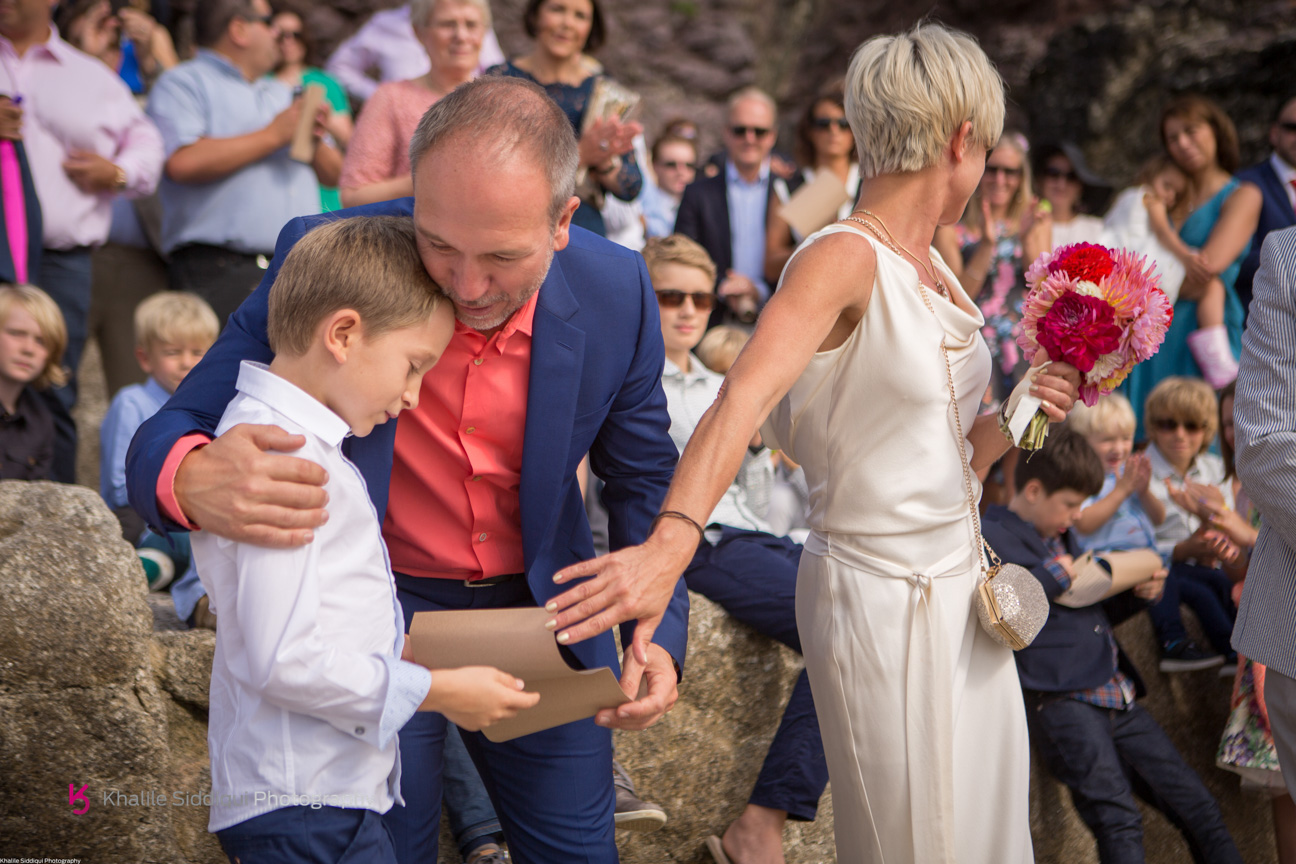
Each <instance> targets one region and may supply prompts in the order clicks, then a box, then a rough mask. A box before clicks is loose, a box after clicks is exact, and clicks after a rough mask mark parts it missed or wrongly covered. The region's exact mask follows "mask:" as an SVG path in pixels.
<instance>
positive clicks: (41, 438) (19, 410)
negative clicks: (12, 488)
mask: <svg viewBox="0 0 1296 864" xmlns="http://www.w3.org/2000/svg"><path fill="white" fill-rule="evenodd" d="M66 347H67V325H66V324H64V322H63V315H62V314H61V313H60V312H59V308H58V305H57V304H55V302H54V301H53V299H51V298H50V296H49V295H48V294H46V293H45V292H44V291H42V290H40V289H39V288H37V287H36V286H34V285H0V480H45V479H48V478H49V475H50V468H51V466H52V464H53V462H54V418H53V416H52V415H51V414H50V411H49V408H47V407H45V403H44V402H42V401H41V399H40V398H39V397H38V396H37V395H36V391H37V390H44V389H45V388H47V387H58V386H61V385H62V384H64V383H65V382H66V381H67V372H66V370H64V369H63V367H62V366H60V365H59V364H60V362H61V361H62V359H63V351H64V349H65V348H66Z"/></svg>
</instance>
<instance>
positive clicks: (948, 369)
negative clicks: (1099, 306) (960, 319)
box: [846, 211, 1003, 579]
mask: <svg viewBox="0 0 1296 864" xmlns="http://www.w3.org/2000/svg"><path fill="white" fill-rule="evenodd" d="M857 212H859V211H857ZM869 215H870V216H872V215H873V214H871V213H870V214H869ZM846 219H847V220H848V221H851V222H858V223H859V224H861V225H863V226H864V227H865V228H867V229H869V231H871V232H872V233H873V234H874V235H875V236H876V237H877V238H878V239H879V240H881V241H882V242H883V243H885V244H886V245H887V246H888V247H889V248H890V249H891V251H892V252H894V253H896V255H899V254H900V250H899V249H897V248H896V247H895V244H894V243H892V242H891V240H890V239H889V238H888V237H886V236H883V234H882V232H881V231H879V230H878V228H877V226H875V225H873V224H872V223H871V222H869V221H868V220H866V219H860V218H858V217H856V216H847V217H846ZM933 281H936V280H935V279H933ZM927 290H928V288H927V285H926V284H924V283H923V281H922V279H921V278H919V279H918V296H919V297H921V298H922V301H923V305H924V306H926V307H927V311H928V312H930V313H931V314H932V317H933V318H935V319H936V324H937V326H939V327H940V328H941V330H942V333H943V331H944V329H945V327H944V325H943V324H941V323H940V316H939V315H937V314H936V308H935V307H934V306H932V302H931V298H930V297H928V296H927ZM945 341H946V336H945V335H942V336H941V343H940V349H941V356H942V357H944V358H945V378H946V380H947V382H948V384H949V394H950V406H951V407H952V408H953V409H954V430H955V433H956V434H955V440H956V441H957V443H958V448H959V461H960V464H961V465H962V468H963V487H964V490H965V491H966V492H967V502H968V510H969V511H971V513H972V528H973V535H972V542H973V543H974V544H975V548H976V550H977V559H978V560H980V559H981V550H982V549H984V550H986V553H987V554H988V555H989V558H990V563H991V567H990V569H989V570H988V571H987V570H986V568H985V565H984V564H982V567H981V572H982V573H983V574H985V577H986V579H992V578H994V574H995V573H996V572H998V570H999V568H1000V566H1002V564H1003V562H1002V561H1000V560H999V556H998V555H996V554H995V551H994V549H992V548H990V544H988V543H986V542H985V540H984V539H983V538H982V536H981V513H980V511H979V510H978V509H977V502H976V493H975V492H974V491H973V490H972V466H971V463H969V462H968V456H967V447H966V446H965V444H964V437H965V436H964V434H963V418H962V417H961V416H960V414H959V405H958V396H957V395H955V394H956V391H955V388H954V367H953V366H952V365H951V364H950V359H949V346H948V345H946V344H945Z"/></svg>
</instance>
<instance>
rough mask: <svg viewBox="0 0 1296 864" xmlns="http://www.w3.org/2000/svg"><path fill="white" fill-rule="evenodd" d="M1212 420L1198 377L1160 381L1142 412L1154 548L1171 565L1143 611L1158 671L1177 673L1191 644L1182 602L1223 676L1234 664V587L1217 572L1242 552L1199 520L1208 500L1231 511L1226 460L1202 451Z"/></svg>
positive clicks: (1211, 397)
mask: <svg viewBox="0 0 1296 864" xmlns="http://www.w3.org/2000/svg"><path fill="white" fill-rule="evenodd" d="M1218 416H1219V408H1218V406H1217V405H1216V402H1215V391H1213V390H1212V389H1211V387H1210V385H1209V384H1207V383H1206V382H1205V381H1202V380H1201V379H1198V378H1183V377H1178V376H1172V377H1169V378H1166V379H1165V380H1164V381H1162V382H1161V383H1160V384H1158V385H1157V386H1156V388H1155V389H1153V391H1152V393H1151V394H1150V395H1149V396H1148V399H1147V404H1146V407H1145V408H1144V422H1145V424H1146V426H1147V430H1148V437H1149V441H1150V445H1149V446H1148V449H1147V455H1148V461H1149V462H1150V463H1151V467H1152V481H1151V483H1150V484H1149V489H1150V490H1151V492H1152V494H1153V495H1155V496H1156V497H1157V498H1158V499H1160V501H1161V502H1162V503H1163V504H1164V506H1165V511H1166V515H1165V519H1164V520H1163V521H1162V522H1161V524H1159V525H1158V526H1157V527H1156V545H1157V551H1158V552H1160V553H1161V556H1162V558H1164V559H1165V560H1166V563H1167V564H1168V565H1169V567H1170V577H1169V578H1168V579H1167V580H1166V587H1165V593H1164V594H1163V595H1162V598H1161V600H1160V601H1159V602H1157V603H1155V604H1154V605H1153V606H1151V607H1150V608H1149V609H1148V614H1149V616H1150V617H1151V618H1152V626H1153V629H1154V630H1155V631H1156V635H1157V639H1158V640H1159V641H1160V643H1161V647H1162V652H1163V654H1162V661H1161V669H1162V671H1167V672H1169V671H1183V670H1182V669H1178V668H1174V667H1175V663H1174V660H1175V659H1176V657H1177V654H1176V652H1179V651H1182V650H1183V649H1182V646H1184V645H1191V644H1192V643H1191V642H1189V641H1188V638H1187V632H1186V631H1185V630H1184V626H1183V618H1182V614H1181V612H1180V609H1179V604H1180V603H1185V604H1187V605H1188V607H1189V608H1190V609H1192V610H1193V612H1194V613H1196V615H1197V619H1198V620H1199V621H1200V622H1201V625H1202V630H1203V631H1205V634H1206V638H1207V639H1208V640H1209V641H1210V644H1211V646H1212V647H1213V648H1214V649H1215V651H1216V652H1218V653H1219V654H1221V655H1223V657H1224V661H1225V665H1224V672H1223V673H1222V674H1228V675H1232V668H1231V666H1232V665H1233V664H1234V663H1235V662H1236V659H1237V655H1236V654H1235V653H1234V652H1233V649H1232V648H1231V647H1230V645H1229V639H1230V637H1231V636H1232V633H1233V619H1234V617H1235V616H1236V615H1237V609H1236V607H1235V606H1234V605H1233V600H1232V596H1231V595H1232V587H1233V583H1232V580H1231V579H1230V578H1229V576H1228V575H1227V574H1226V573H1225V572H1224V570H1223V569H1221V568H1225V567H1230V566H1233V565H1234V564H1236V563H1238V561H1239V559H1240V558H1241V554H1242V553H1241V551H1240V550H1239V549H1238V547H1237V546H1236V545H1234V544H1233V543H1232V542H1231V541H1229V540H1228V538H1226V537H1225V536H1224V535H1223V534H1221V533H1220V532H1219V531H1216V530H1213V529H1212V528H1211V527H1210V526H1209V524H1206V523H1204V522H1203V521H1202V520H1201V518H1200V517H1199V516H1198V515H1197V513H1198V512H1200V511H1201V509H1202V505H1203V504H1206V503H1209V504H1211V505H1213V506H1215V507H1224V508H1229V509H1231V508H1232V507H1233V490H1232V486H1231V485H1230V484H1229V483H1227V482H1225V478H1224V462H1223V460H1221V459H1220V457H1219V456H1216V455H1215V454H1214V453H1209V452H1207V449H1208V448H1209V447H1210V445H1211V442H1212V441H1214V440H1215V432H1216V429H1217V426H1218V421H1217V418H1218ZM1197 668H1200V667H1197Z"/></svg>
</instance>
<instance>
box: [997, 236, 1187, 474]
mask: <svg viewBox="0 0 1296 864" xmlns="http://www.w3.org/2000/svg"><path fill="white" fill-rule="evenodd" d="M1159 282H1160V276H1158V275H1157V273H1156V269H1155V267H1154V266H1153V265H1151V264H1149V263H1148V262H1147V259H1146V258H1144V257H1142V256H1139V255H1135V254H1134V253H1133V252H1130V251H1129V250H1127V249H1115V250H1112V249H1108V248H1107V247H1105V246H1098V245H1095V244H1093V243H1075V244H1073V245H1070V246H1062V247H1059V248H1058V249H1055V250H1054V251H1052V252H1046V253H1044V254H1043V255H1041V256H1040V257H1039V258H1038V259H1036V261H1035V263H1034V264H1032V265H1031V266H1030V269H1029V270H1027V271H1026V285H1027V287H1028V288H1029V289H1030V293H1029V294H1028V295H1027V297H1026V303H1025V308H1024V309H1023V310H1022V320H1021V325H1022V330H1021V333H1020V334H1019V335H1018V337H1017V344H1018V345H1020V346H1021V348H1022V350H1023V351H1024V352H1025V353H1026V357H1027V358H1029V359H1030V364H1031V367H1032V371H1033V370H1034V369H1035V368H1037V367H1040V366H1042V365H1044V364H1045V363H1048V362H1049V361H1056V362H1060V363H1070V364H1071V365H1072V366H1074V367H1075V368H1076V369H1078V370H1080V377H1081V380H1080V398H1081V399H1083V400H1084V403H1085V404H1086V405H1089V406H1092V405H1093V404H1094V403H1095V402H1097V401H1098V397H1099V396H1102V395H1105V394H1107V393H1110V392H1112V391H1113V390H1115V389H1116V388H1117V387H1119V386H1120V385H1121V383H1122V382H1123V381H1124V380H1125V378H1126V377H1127V376H1128V375H1129V373H1130V370H1131V369H1133V368H1134V364H1136V363H1139V362H1142V361H1143V360H1146V359H1148V358H1149V357H1151V356H1152V355H1153V354H1155V353H1156V352H1157V349H1158V348H1159V347H1161V342H1162V341H1163V340H1164V339H1165V334H1166V330H1167V329H1169V327H1170V321H1171V318H1172V317H1173V312H1172V311H1171V307H1170V302H1169V301H1168V300H1167V299H1166V296H1165V294H1163V293H1162V292H1161V288H1160V286H1159V284H1158V283H1159ZM1029 382H1030V376H1029V375H1027V377H1026V379H1025V380H1024V381H1023V382H1022V385H1019V387H1018V388H1017V390H1014V391H1013V395H1012V398H1011V399H1010V400H1009V402H1008V403H1007V404H1006V406H1005V410H1004V413H1003V414H1002V415H1000V420H1001V423H1000V426H1001V428H1002V429H1003V430H1004V433H1005V434H1007V435H1009V436H1010V437H1011V438H1012V440H1013V441H1015V442H1016V443H1017V445H1018V446H1019V447H1021V448H1022V449H1024V450H1038V449H1039V448H1040V447H1041V446H1043V444H1044V439H1045V438H1046V437H1047V436H1048V424H1049V421H1048V416H1047V415H1046V414H1045V413H1044V412H1043V411H1042V410H1040V400H1039V399H1037V398H1035V397H1033V396H1030V395H1029V393H1028V392H1027V391H1028V390H1029Z"/></svg>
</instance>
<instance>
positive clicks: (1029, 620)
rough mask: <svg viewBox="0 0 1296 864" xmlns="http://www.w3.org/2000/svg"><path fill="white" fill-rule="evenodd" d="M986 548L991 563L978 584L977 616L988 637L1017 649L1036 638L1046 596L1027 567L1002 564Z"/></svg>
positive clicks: (1045, 617)
mask: <svg viewBox="0 0 1296 864" xmlns="http://www.w3.org/2000/svg"><path fill="white" fill-rule="evenodd" d="M982 542H983V543H984V542H985V541H984V540H983V541H982ZM985 548H986V551H987V552H989V554H990V556H991V559H992V560H993V561H994V564H993V565H992V566H991V567H990V570H989V572H988V573H987V574H986V578H985V579H984V580H982V582H981V584H980V585H978V586H977V594H976V609H977V618H979V619H981V626H982V627H984V628H985V631H986V633H988V634H990V638H991V639H993V640H995V641H996V642H998V643H999V644H1000V645H1003V646H1006V647H1008V648H1011V649H1012V650H1014V651H1020V650H1021V649H1023V648H1025V647H1026V646H1028V645H1030V644H1031V642H1033V641H1035V637H1036V636H1037V635H1039V631H1040V630H1041V629H1042V628H1043V627H1044V622H1045V621H1047V620H1048V612H1049V601H1048V596H1047V595H1046V594H1045V593H1044V587H1043V586H1042V585H1040V583H1039V580H1038V579H1036V578H1035V577H1034V576H1033V575H1031V572H1030V571H1029V570H1027V569H1026V568H1025V567H1022V566H1020V565H1018V564H1003V563H1001V562H1000V561H999V556H997V555H995V554H994V550H993V549H991V548H990V545H989V544H988V543H987V544H986V546H985Z"/></svg>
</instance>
